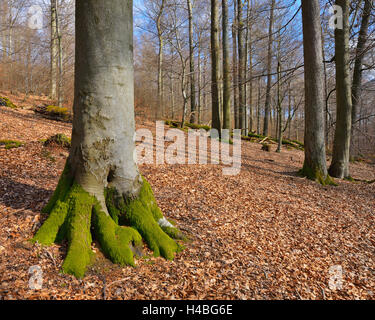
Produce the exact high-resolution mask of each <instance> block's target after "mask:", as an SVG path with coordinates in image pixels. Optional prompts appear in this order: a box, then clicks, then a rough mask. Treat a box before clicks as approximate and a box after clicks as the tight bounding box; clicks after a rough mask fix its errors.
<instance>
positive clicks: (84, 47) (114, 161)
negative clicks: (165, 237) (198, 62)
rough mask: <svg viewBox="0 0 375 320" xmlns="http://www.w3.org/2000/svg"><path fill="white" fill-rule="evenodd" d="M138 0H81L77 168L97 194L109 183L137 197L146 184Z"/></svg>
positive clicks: (73, 160) (72, 159) (80, 179)
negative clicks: (138, 114)
mask: <svg viewBox="0 0 375 320" xmlns="http://www.w3.org/2000/svg"><path fill="white" fill-rule="evenodd" d="M132 14H133V10H132V1H125V2H124V1H122V0H112V1H108V2H107V1H101V0H90V1H82V0H81V1H77V2H76V17H77V19H76V56H75V95H74V107H73V109H74V116H73V132H72V147H71V150H70V154H69V159H68V161H69V164H70V167H71V173H72V175H73V177H74V179H75V181H76V182H77V183H78V184H80V185H81V186H82V187H83V189H84V190H86V191H87V192H89V193H90V194H92V195H94V196H96V198H97V199H98V200H99V201H100V202H101V204H102V208H103V210H104V209H105V208H106V206H105V201H104V193H103V192H104V188H105V187H106V186H107V185H108V184H109V183H110V185H111V186H113V187H115V188H116V189H117V190H118V191H119V193H120V194H123V195H124V196H127V197H129V196H130V197H134V196H136V195H137V194H138V192H139V190H140V187H141V185H142V180H141V176H140V174H139V171H138V167H137V164H136V163H135V161H134V158H133V152H134V149H135V145H134V141H133V136H134V132H135V123H134V80H133V75H134V71H133V17H132Z"/></svg>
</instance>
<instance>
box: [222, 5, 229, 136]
mask: <svg viewBox="0 0 375 320" xmlns="http://www.w3.org/2000/svg"><path fill="white" fill-rule="evenodd" d="M222 30H223V129H231V117H230V74H229V67H230V66H229V45H228V41H229V40H228V2H227V0H222Z"/></svg>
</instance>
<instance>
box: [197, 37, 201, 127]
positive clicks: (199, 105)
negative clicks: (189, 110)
mask: <svg viewBox="0 0 375 320" xmlns="http://www.w3.org/2000/svg"><path fill="white" fill-rule="evenodd" d="M200 45H201V44H200V41H199V43H198V108H197V109H198V110H197V113H198V124H201V121H202V119H201V112H202V63H201V48H200Z"/></svg>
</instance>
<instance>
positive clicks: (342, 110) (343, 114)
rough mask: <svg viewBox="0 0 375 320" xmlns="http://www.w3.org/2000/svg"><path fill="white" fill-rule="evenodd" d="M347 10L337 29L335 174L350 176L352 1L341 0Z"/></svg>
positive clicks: (339, 176)
mask: <svg viewBox="0 0 375 320" xmlns="http://www.w3.org/2000/svg"><path fill="white" fill-rule="evenodd" d="M336 5H339V6H340V7H341V8H342V9H343V29H335V61H336V103H337V109H336V129H335V138H334V142H333V155H332V163H331V166H330V168H329V173H330V175H331V176H333V177H336V178H340V179H343V178H346V177H349V176H350V174H349V156H350V154H349V152H350V135H351V124H352V95H351V87H350V70H349V59H350V57H349V6H350V1H349V0H337V1H336Z"/></svg>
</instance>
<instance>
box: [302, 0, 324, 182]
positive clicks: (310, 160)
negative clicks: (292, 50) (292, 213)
mask: <svg viewBox="0 0 375 320" xmlns="http://www.w3.org/2000/svg"><path fill="white" fill-rule="evenodd" d="M302 24H303V48H304V57H305V62H304V63H305V161H304V164H303V168H302V170H301V173H302V175H304V176H307V177H308V178H310V179H312V180H318V181H319V182H321V183H322V184H325V183H329V182H330V178H329V176H328V173H327V164H326V150H325V140H324V96H323V93H324V88H323V85H324V82H323V53H322V40H321V39H322V38H321V37H322V35H321V24H320V5H319V0H302Z"/></svg>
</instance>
